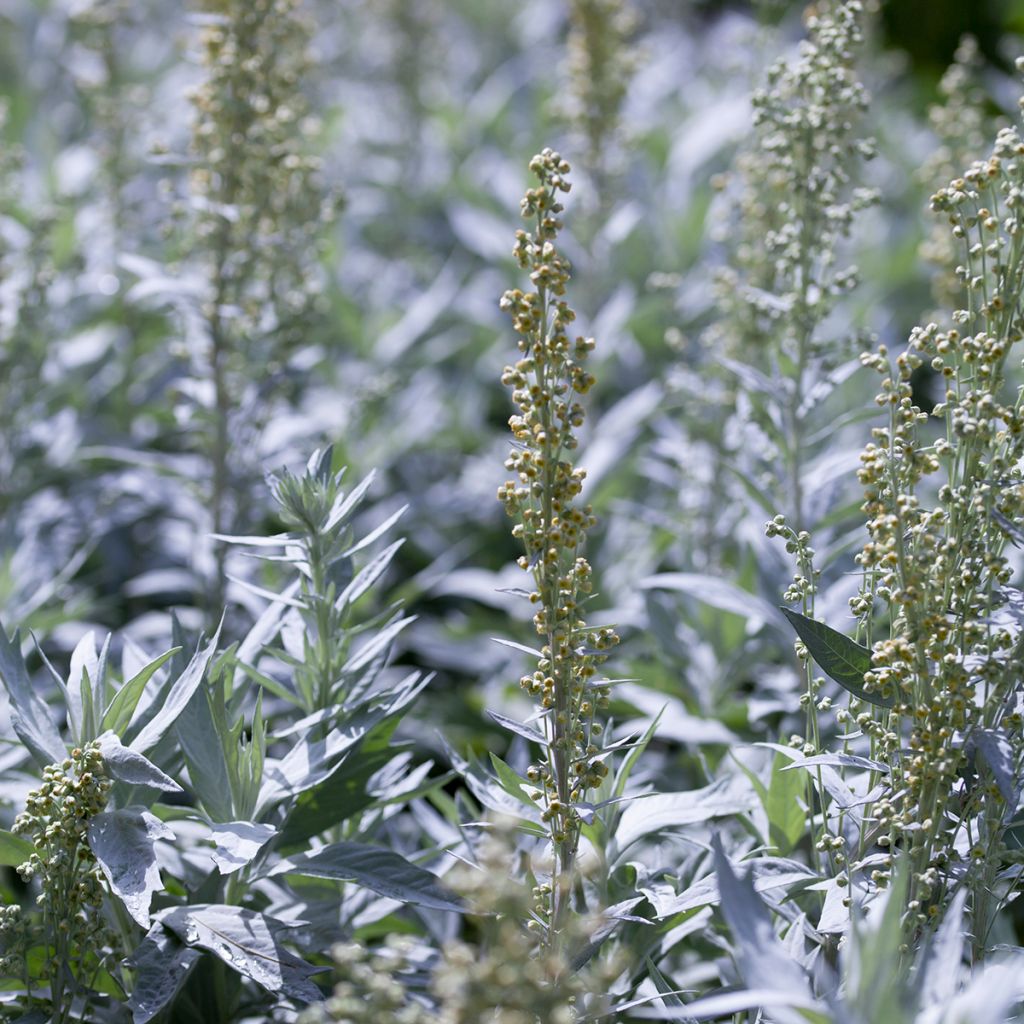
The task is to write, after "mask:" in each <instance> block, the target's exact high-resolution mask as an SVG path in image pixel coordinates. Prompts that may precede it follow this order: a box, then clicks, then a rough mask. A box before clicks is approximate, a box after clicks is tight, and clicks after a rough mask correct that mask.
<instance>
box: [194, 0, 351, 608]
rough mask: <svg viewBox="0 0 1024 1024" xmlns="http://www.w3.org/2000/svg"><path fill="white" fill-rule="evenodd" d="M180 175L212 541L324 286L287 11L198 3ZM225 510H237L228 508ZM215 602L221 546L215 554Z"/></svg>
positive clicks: (307, 129) (320, 196)
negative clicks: (184, 182)
mask: <svg viewBox="0 0 1024 1024" xmlns="http://www.w3.org/2000/svg"><path fill="white" fill-rule="evenodd" d="M209 7H210V9H211V10H210V20H209V23H208V24H207V26H206V27H205V29H204V33H203V38H202V60H203V65H204V69H205V70H206V73H207V77H206V80H205V81H204V83H203V84H202V85H201V86H200V88H199V89H198V90H197V91H196V93H195V96H194V104H195V109H196V121H195V126H194V130H193V135H192V153H193V157H194V164H193V167H192V171H191V178H190V184H191V191H192V197H193V198H192V203H193V206H194V207H195V209H196V223H195V227H196V234H197V236H198V242H199V246H200V250H201V252H202V253H203V254H204V257H205V260H206V263H207V267H206V270H207V273H208V274H209V278H210V281H211V288H212V294H211V296H210V298H209V301H208V302H207V304H206V306H205V307H204V319H205V321H206V332H207V334H208V339H209V344H208V351H207V352H206V353H205V365H201V366H200V367H199V372H200V373H201V374H202V375H203V376H209V378H210V380H211V383H212V387H213V399H212V405H213V408H212V409H211V410H210V416H211V418H212V430H211V431H210V436H211V438H212V440H211V442H210V452H209V454H210V461H211V470H212V478H213V479H212V494H211V499H212V501H211V504H212V510H213V518H214V524H213V532H214V533H224V532H229V531H230V530H231V529H232V528H233V527H234V526H236V525H237V524H236V522H235V520H236V519H237V514H236V513H237V508H236V507H235V506H233V505H232V497H231V496H232V493H233V492H235V491H237V490H238V488H239V486H240V485H241V484H243V483H244V482H245V477H244V475H241V474H239V473H237V471H235V470H234V466H235V464H236V462H237V461H238V459H239V455H240V452H241V450H242V446H241V445H239V444H238V443H237V442H238V439H239V438H240V437H246V436H249V437H251V436H252V435H254V434H257V433H258V432H259V430H260V429H261V428H262V426H263V424H264V422H265V421H266V418H267V415H268V412H269V411H270V409H271V405H270V398H271V397H272V396H273V394H274V393H275V392H276V391H278V390H280V385H281V378H282V377H283V375H284V370H285V366H286V364H287V361H288V357H289V356H290V355H291V354H292V353H293V352H294V351H295V348H296V346H297V345H298V344H299V343H301V342H302V341H303V340H304V337H305V332H306V330H307V329H308V327H309V323H310V315H311V313H312V312H313V311H314V310H315V308H316V299H317V296H318V293H319V290H320V287H321V285H322V274H321V273H320V268H319V266H318V252H319V250H318V247H317V242H318V238H319V237H320V236H321V235H322V232H323V230H324V228H325V227H326V225H327V224H328V223H330V221H331V220H332V218H333V215H334V202H333V200H332V199H331V197H330V196H328V195H326V194H325V192H324V190H323V189H322V188H321V187H320V184H319V177H318V176H319V170H320V159H319V157H317V156H316V155H314V154H313V153H312V152H310V149H311V144H312V140H313V139H314V138H315V136H316V135H317V134H318V132H319V122H318V121H317V119H316V118H315V117H312V116H311V115H310V114H309V112H308V104H307V102H306V99H305V97H304V95H303V92H302V83H303V78H304V76H305V75H306V74H307V73H308V72H309V70H310V64H311V62H310V58H309V55H308V48H309V39H310V35H311V28H310V26H309V25H308V24H307V23H306V21H305V20H304V19H303V17H302V16H301V14H300V13H299V11H298V8H297V4H296V3H295V0H256V2H252V3H250V2H247V0H246V2H239V0H210V3H209ZM240 504H241V503H239V502H237V501H236V503H235V505H236V506H237V505H240ZM217 551H218V567H217V577H218V580H217V584H216V587H217V594H215V601H214V607H219V604H220V603H221V602H220V601H219V600H218V599H216V598H217V597H218V596H219V588H220V587H221V586H222V585H223V576H224V568H223V557H224V556H223V552H224V549H223V547H222V546H221V547H218V549H217Z"/></svg>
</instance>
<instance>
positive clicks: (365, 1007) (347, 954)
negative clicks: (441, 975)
mask: <svg viewBox="0 0 1024 1024" xmlns="http://www.w3.org/2000/svg"><path fill="white" fill-rule="evenodd" d="M407 941H408V940H403V939H401V938H391V939H389V941H388V943H387V944H386V945H385V946H383V947H381V948H380V949H379V950H374V951H371V950H369V949H367V948H366V947H365V946H360V945H357V944H356V943H343V942H339V943H336V944H335V945H334V946H333V947H332V948H331V958H332V959H333V960H334V966H335V972H336V974H337V976H338V981H337V983H336V984H335V986H334V990H333V992H332V993H331V995H330V996H328V998H327V1000H326V1002H325V1003H323V1005H321V1006H311V1007H310V1008H309V1009H307V1010H305V1011H304V1012H303V1013H302V1014H301V1015H300V1016H299V1019H298V1024H329V1022H338V1024H379V1022H381V1021H387V1022H388V1024H431V1022H435V1021H437V1020H438V1016H437V1015H436V1014H435V1013H434V1010H433V1009H432V1008H430V1007H428V1006H425V1005H423V1004H422V1003H419V1002H417V1001H416V1000H414V999H412V998H410V996H409V995H408V994H407V992H406V988H405V986H404V985H403V984H402V982H401V981H400V980H399V979H400V978H401V977H402V976H403V975H404V974H406V973H407V972H408V970H409V967H410V964H409V954H410V950H409V948H408V947H407V945H406V943H407Z"/></svg>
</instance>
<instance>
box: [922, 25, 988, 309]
mask: <svg viewBox="0 0 1024 1024" xmlns="http://www.w3.org/2000/svg"><path fill="white" fill-rule="evenodd" d="M983 68H984V60H983V58H982V56H981V53H980V52H979V50H978V44H977V41H976V40H975V39H974V37H973V36H964V37H963V38H962V39H961V40H960V45H959V46H958V47H957V49H956V53H955V54H954V55H953V63H952V64H950V66H949V68H947V70H946V73H945V74H944V75H943V76H942V79H941V81H940V82H939V97H940V100H939V102H938V103H936V104H935V105H934V106H932V107H931V108H930V110H929V111H928V120H929V122H930V123H931V127H932V131H933V132H934V133H935V138H936V141H937V142H938V146H937V148H936V150H935V152H934V153H932V155H931V156H930V157H929V159H928V160H926V161H925V162H924V164H923V165H922V167H921V170H920V174H919V175H918V177H919V179H920V180H921V182H923V183H924V185H925V187H927V188H929V189H931V188H934V187H935V185H936V184H938V183H939V182H944V181H950V180H952V179H953V178H955V177H957V176H958V175H959V174H960V172H961V171H962V170H963V169H964V167H966V166H967V165H968V164H969V163H970V162H971V160H973V159H974V156H975V154H977V153H983V152H984V151H985V149H986V147H987V146H988V143H989V139H990V138H991V137H992V134H993V129H992V127H991V125H990V121H991V119H990V118H989V116H988V114H987V113H986V110H985V106H986V103H987V102H988V95H987V92H986V90H985V88H984V87H983V86H982V84H981V73H982V70H983ZM956 246H957V242H956V239H954V238H953V237H952V236H951V235H950V233H949V231H948V230H947V229H946V227H945V226H944V225H943V224H941V223H938V222H936V223H933V224H932V227H931V230H930V231H929V232H928V233H927V235H926V237H925V240H924V241H923V242H922V243H921V249H920V252H921V256H922V258H923V259H925V260H926V261H928V262H929V263H931V264H933V265H934V267H935V270H936V272H935V274H934V276H933V278H932V293H933V294H934V296H935V298H936V301H937V302H938V304H939V308H941V309H951V308H952V307H953V306H955V305H956V304H957V303H958V302H959V300H960V294H961V288H962V286H961V283H960V279H959V278H958V277H957V275H956V274H955V273H954V272H953V268H954V267H955V265H956V262H957V257H956V252H957V248H956Z"/></svg>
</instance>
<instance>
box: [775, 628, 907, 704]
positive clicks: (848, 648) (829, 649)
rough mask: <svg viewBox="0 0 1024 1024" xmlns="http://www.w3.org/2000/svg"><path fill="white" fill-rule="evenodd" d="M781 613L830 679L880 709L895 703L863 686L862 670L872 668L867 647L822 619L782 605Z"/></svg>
mask: <svg viewBox="0 0 1024 1024" xmlns="http://www.w3.org/2000/svg"><path fill="white" fill-rule="evenodd" d="M782 614H783V615H785V616H786V618H787V619H789V621H790V623H792V626H793V628H794V629H795V630H796V633H797V636H799V637H800V639H801V640H802V641H803V642H804V646H805V647H806V648H807V650H809V651H810V652H811V657H813V658H814V660H815V661H816V662H817V663H818V665H819V666H820V667H821V670H822V672H824V673H825V674H826V675H827V676H828V677H829V678H830V679H834V680H835V681H836V682H837V683H838V684H839V685H840V686H841V687H842V688H843V689H844V690H847V691H849V692H850V693H852V694H853V695H854V696H855V697H859V698H860V699H861V700H866V701H867V702H868V703H869V704H876V705H877V706H878V707H880V708H891V707H893V706H894V705H895V703H896V701H895V700H894V699H893V698H892V697H885V696H883V695H882V694H880V693H877V692H876V693H868V691H867V690H865V689H864V673H865V672H870V671H871V651H870V650H869V649H868V648H867V647H862V646H861V645H860V644H858V643H857V642H856V641H854V640H851V639H850V638H849V637H848V636H846V635H845V634H844V633H840V632H839V631H838V630H835V629H832V627H831V626H826V625H825V623H824V622H816V621H815V620H814V619H809V618H807V616H806V615H801V614H800V613H799V612H794V611H792V610H791V609H789V608H783V609H782Z"/></svg>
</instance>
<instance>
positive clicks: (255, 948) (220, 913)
mask: <svg viewBox="0 0 1024 1024" xmlns="http://www.w3.org/2000/svg"><path fill="white" fill-rule="evenodd" d="M159 919H160V921H161V923H162V924H163V925H164V927H166V928H169V929H170V930H171V931H172V932H174V934H175V935H177V936H178V938H179V939H181V940H182V941H184V942H185V943H186V944H188V945H189V946H198V947H199V948H201V949H207V950H209V951H210V952H211V953H215V954H216V955H217V956H219V957H220V958H221V960H223V961H224V963H226V964H227V965H228V967H230V968H231V969H232V970H235V971H238V973H239V974H244V975H245V976H246V977H247V978H252V980H253V981H255V982H256V983H257V984H259V985H262V986H263V988H265V989H266V990H267V991H268V992H274V993H279V994H281V995H284V996H287V997H288V998H289V999H295V1000H297V1001H299V1002H302V1003H312V1002H319V1001H320V1000H321V999H323V993H321V991H320V990H319V989H318V988H317V987H316V985H314V984H313V983H312V982H311V981H310V980H309V979H310V977H311V976H312V975H314V974H317V973H318V972H319V971H321V970H323V969H324V968H317V967H311V966H310V965H309V964H307V963H306V961H305V960H302V959H301V958H300V957H297V956H296V955H295V954H294V953H291V952H289V951H288V950H287V949H285V948H284V946H283V945H282V944H281V941H280V939H279V938H278V936H279V934H280V933H281V932H282V931H285V930H286V926H285V925H283V924H282V923H281V922H280V921H275V920H274V919H273V918H271V917H268V916H266V915H265V914H257V913H256V912H255V911H252V910H243V909H242V908H241V907H229V906H224V905H222V904H217V903H213V904H204V905H200V906H194V907H175V908H174V909H172V910H165V911H163V912H162V913H161V914H160V915H159Z"/></svg>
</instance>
